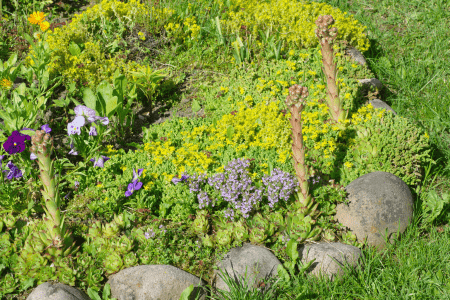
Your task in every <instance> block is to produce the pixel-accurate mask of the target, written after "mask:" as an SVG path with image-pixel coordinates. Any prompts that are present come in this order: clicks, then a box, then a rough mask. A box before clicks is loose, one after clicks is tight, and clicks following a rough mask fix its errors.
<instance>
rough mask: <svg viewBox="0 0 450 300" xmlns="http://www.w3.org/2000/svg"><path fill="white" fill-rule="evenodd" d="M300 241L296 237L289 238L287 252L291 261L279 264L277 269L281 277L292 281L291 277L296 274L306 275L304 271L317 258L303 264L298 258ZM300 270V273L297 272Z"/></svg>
mask: <svg viewBox="0 0 450 300" xmlns="http://www.w3.org/2000/svg"><path fill="white" fill-rule="evenodd" d="M297 247H298V243H297V241H296V240H295V239H291V240H289V242H288V243H287V246H286V254H287V255H288V256H289V258H290V259H291V261H287V262H285V263H284V264H283V265H278V267H277V271H278V274H279V276H280V277H281V278H283V279H284V280H285V281H290V280H291V277H294V276H296V274H300V275H304V273H305V272H306V271H307V270H308V269H309V268H310V267H311V265H312V264H313V263H314V261H315V260H316V259H315V258H314V259H313V260H310V261H309V262H308V263H306V264H302V263H301V261H300V260H299V259H298V257H299V255H298V250H297ZM297 271H298V273H297Z"/></svg>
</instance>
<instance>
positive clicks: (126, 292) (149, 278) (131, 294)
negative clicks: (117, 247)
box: [107, 265, 206, 300]
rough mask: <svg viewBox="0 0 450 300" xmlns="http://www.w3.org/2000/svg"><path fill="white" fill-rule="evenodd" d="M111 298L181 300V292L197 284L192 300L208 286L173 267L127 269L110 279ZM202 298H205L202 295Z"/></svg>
mask: <svg viewBox="0 0 450 300" xmlns="http://www.w3.org/2000/svg"><path fill="white" fill-rule="evenodd" d="M107 283H109V284H110V286H111V298H117V300H131V299H132V300H148V299H158V300H178V299H180V295H181V293H182V292H183V291H184V290H185V289H186V288H187V287H189V286H190V285H191V284H193V285H194V291H193V292H192V293H191V297H190V299H195V295H196V294H197V292H200V291H201V290H202V288H201V287H200V286H204V285H206V282H204V281H203V280H200V278H198V277H197V276H194V275H192V274H189V273H187V272H185V271H183V270H181V269H178V268H176V267H174V266H170V265H142V266H136V267H131V268H127V269H124V270H122V271H120V272H118V273H117V274H114V275H112V276H111V277H109V279H108V282H107ZM200 299H205V296H204V295H202V296H201V298H200Z"/></svg>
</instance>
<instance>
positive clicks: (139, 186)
mask: <svg viewBox="0 0 450 300" xmlns="http://www.w3.org/2000/svg"><path fill="white" fill-rule="evenodd" d="M141 187H142V182H140V181H139V182H136V183H135V184H134V190H135V191H137V190H139V189H140V188H141Z"/></svg>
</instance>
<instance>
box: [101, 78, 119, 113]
mask: <svg viewBox="0 0 450 300" xmlns="http://www.w3.org/2000/svg"><path fill="white" fill-rule="evenodd" d="M97 97H98V101H97V105H96V107H97V113H98V114H99V115H100V116H108V114H107V113H106V111H107V107H109V108H111V106H114V108H116V106H117V97H113V88H112V87H111V85H110V84H109V83H108V82H107V81H106V80H103V81H102V82H100V84H99V85H98V86H97ZM110 102H111V103H110Z"/></svg>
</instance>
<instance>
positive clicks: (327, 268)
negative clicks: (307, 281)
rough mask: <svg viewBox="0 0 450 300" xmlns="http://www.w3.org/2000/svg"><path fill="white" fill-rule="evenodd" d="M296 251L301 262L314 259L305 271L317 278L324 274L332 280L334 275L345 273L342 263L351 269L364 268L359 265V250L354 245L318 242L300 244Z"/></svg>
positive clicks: (339, 275)
mask: <svg viewBox="0 0 450 300" xmlns="http://www.w3.org/2000/svg"><path fill="white" fill-rule="evenodd" d="M298 253H299V258H300V259H301V262H302V264H307V263H308V262H309V261H311V260H313V259H315V261H314V262H313V263H312V264H311V266H310V267H309V270H307V272H306V273H307V274H309V275H314V276H316V277H317V278H320V277H321V276H326V277H328V278H329V279H330V280H331V281H334V279H335V278H336V276H337V277H341V276H342V275H343V274H344V273H345V271H346V268H345V267H343V266H344V265H346V266H347V267H350V268H353V269H354V268H358V267H361V269H362V270H364V266H362V265H360V263H361V261H360V257H361V250H360V249H359V248H358V247H355V246H351V245H346V244H342V243H329V242H319V243H314V244H303V245H300V246H299V249H298Z"/></svg>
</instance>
